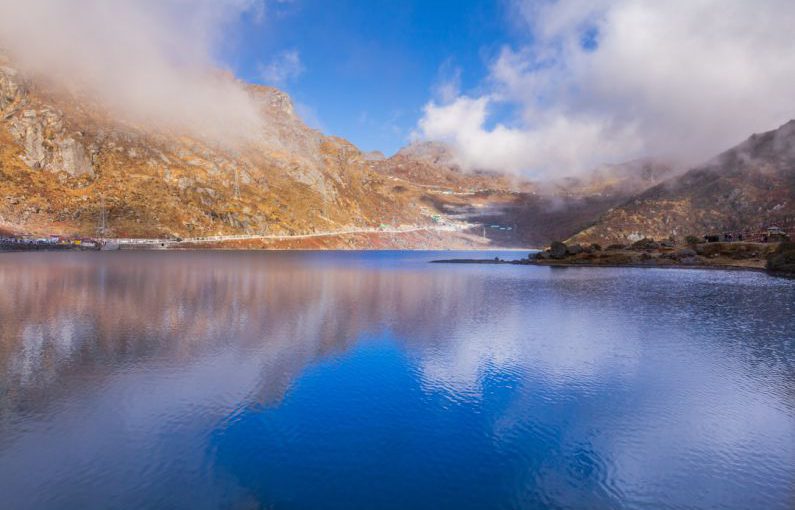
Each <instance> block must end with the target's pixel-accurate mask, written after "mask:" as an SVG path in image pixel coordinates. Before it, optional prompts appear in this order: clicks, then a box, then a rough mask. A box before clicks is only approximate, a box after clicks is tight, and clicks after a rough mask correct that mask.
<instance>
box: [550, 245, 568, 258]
mask: <svg viewBox="0 0 795 510" xmlns="http://www.w3.org/2000/svg"><path fill="white" fill-rule="evenodd" d="M567 253H568V247H567V246H566V245H565V244H564V243H561V242H560V241H554V242H553V243H552V244H550V245H549V256H550V257H551V258H553V259H556V260H560V259H563V258H566V254H567Z"/></svg>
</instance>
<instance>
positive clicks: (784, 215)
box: [572, 121, 795, 243]
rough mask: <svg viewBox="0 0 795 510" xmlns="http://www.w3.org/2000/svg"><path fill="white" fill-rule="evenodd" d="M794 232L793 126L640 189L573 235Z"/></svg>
mask: <svg viewBox="0 0 795 510" xmlns="http://www.w3.org/2000/svg"><path fill="white" fill-rule="evenodd" d="M773 225H775V226H779V227H782V228H787V229H789V228H792V227H795V121H790V122H788V123H786V124H784V125H783V126H781V127H780V128H778V129H776V130H773V131H769V132H766V133H762V134H755V135H752V136H751V137H750V138H749V139H748V140H746V141H745V142H743V143H741V144H739V145H737V146H736V147H734V148H732V149H729V150H728V151H726V152H724V153H722V154H720V155H719V156H717V157H715V158H713V159H712V160H710V161H708V162H707V163H705V164H703V165H701V166H698V167H696V168H694V169H692V170H690V171H688V172H686V173H684V174H682V175H680V176H677V177H673V178H671V179H668V180H665V181H664V182H662V183H660V184H658V185H656V186H654V187H652V188H650V189H648V190H646V191H643V192H641V193H639V194H637V195H636V196H634V197H632V198H631V199H629V200H627V201H626V202H624V203H623V204H621V205H619V206H616V207H614V208H612V209H610V210H609V211H607V212H606V213H604V214H603V215H602V216H601V217H600V218H598V219H597V220H596V221H595V223H594V224H593V225H592V226H590V227H588V228H586V229H584V230H583V231H581V232H580V233H578V234H577V235H575V236H573V238H572V241H575V242H576V241H580V242H589V241H593V242H602V243H605V242H627V241H632V240H636V239H639V238H642V237H653V238H656V239H661V238H667V237H669V236H673V237H675V238H684V237H685V236H688V235H695V236H702V235H705V234H709V233H722V232H734V233H740V232H745V233H746V235H748V234H752V233H755V232H759V231H761V230H762V229H763V228H766V227H768V226H773Z"/></svg>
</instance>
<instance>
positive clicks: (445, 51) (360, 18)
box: [223, 0, 521, 154]
mask: <svg viewBox="0 0 795 510" xmlns="http://www.w3.org/2000/svg"><path fill="white" fill-rule="evenodd" d="M266 9H267V10H266V13H265V16H264V17H263V18H262V19H260V20H255V19H254V18H253V17H249V18H247V19H244V22H243V23H242V25H240V29H241V31H240V32H239V33H237V34H236V36H235V39H234V43H233V44H231V45H230V48H232V49H230V50H229V51H228V52H227V55H225V56H224V57H223V58H224V60H225V61H226V64H227V65H228V66H230V67H231V68H232V69H233V70H234V71H235V73H236V74H237V75H238V76H239V77H240V78H242V79H244V80H246V81H251V82H256V83H263V82H265V81H268V80H267V77H266V76H265V75H267V74H268V73H266V72H264V71H263V69H266V68H267V66H268V65H270V64H271V62H273V61H274V60H276V61H278V60H279V58H280V56H283V55H285V54H292V55H297V56H298V58H299V59H300V66H299V67H297V68H296V67H295V66H293V68H294V71H295V70H296V69H298V71H296V72H293V73H292V74H289V73H288V76H287V77H286V79H284V80H281V82H280V83H275V84H274V85H277V86H279V87H280V88H282V89H284V90H286V91H287V92H288V93H289V94H290V95H291V96H292V97H293V100H294V101H295V102H296V103H297V105H298V108H299V112H300V113H301V114H302V115H303V116H304V117H305V118H306V120H307V121H308V122H309V123H310V124H314V125H315V127H319V128H321V129H322V130H323V131H324V132H326V133H328V134H333V135H338V136H342V137H344V138H347V139H348V140H350V141H351V142H353V143H354V144H356V145H357V146H359V147H360V148H362V149H363V150H381V151H383V152H385V153H387V154H390V153H392V152H394V151H396V150H398V149H399V148H400V147H401V146H403V145H405V144H406V143H407V141H408V138H409V136H410V133H411V132H412V130H413V129H415V128H416V126H417V121H418V119H419V118H420V117H421V116H422V107H423V105H425V104H426V103H427V102H428V101H429V100H430V99H431V98H433V96H434V89H435V87H437V86H438V85H439V84H440V83H442V82H444V81H446V80H449V79H450V78H452V77H454V76H455V74H456V72H459V71H460V78H461V88H462V89H463V90H472V89H475V88H477V87H478V86H479V84H480V83H481V82H482V80H483V79H484V78H485V77H486V76H487V74H488V63H489V62H490V61H491V60H493V59H494V57H495V55H496V54H497V53H498V52H499V51H500V48H501V47H502V46H503V45H505V44H509V43H511V42H515V38H517V37H521V35H520V32H519V31H518V30H513V29H512V26H513V25H514V24H513V22H512V21H511V17H512V9H511V4H509V3H508V2H507V1H506V0H492V1H488V0H458V1H456V0H434V1H428V0H424V1H423V0H379V1H377V2H373V1H371V0H336V1H334V2H333V3H332V2H329V1H327V0H293V1H291V2H280V3H276V2H270V3H268V4H267V7H266Z"/></svg>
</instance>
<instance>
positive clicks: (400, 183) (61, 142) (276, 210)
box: [0, 53, 673, 248]
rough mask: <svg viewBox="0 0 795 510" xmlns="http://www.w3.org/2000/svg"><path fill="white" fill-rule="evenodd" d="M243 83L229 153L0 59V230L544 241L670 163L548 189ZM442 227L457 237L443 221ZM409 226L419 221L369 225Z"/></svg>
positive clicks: (621, 169) (636, 165)
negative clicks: (254, 123)
mask: <svg viewBox="0 0 795 510" xmlns="http://www.w3.org/2000/svg"><path fill="white" fill-rule="evenodd" d="M225 79H229V80H233V78H231V77H226V78H225ZM238 85H240V86H241V87H244V88H245V90H246V93H247V94H248V95H249V96H250V97H251V98H252V99H253V101H254V103H255V104H256V107H257V108H258V110H259V111H258V112H257V113H258V114H259V116H260V117H261V118H262V119H263V123H262V127H261V129H260V130H259V131H258V132H256V133H253V134H252V136H251V137H250V139H248V140H247V141H246V142H245V143H244V144H240V145H234V146H229V145H225V144H221V143H217V142H210V141H208V140H205V139H202V138H200V137H197V136H190V135H187V134H185V133H178V132H174V131H169V130H165V129H158V128H153V126H150V125H140V124H136V123H134V122H130V121H124V120H121V119H120V118H119V117H118V116H117V115H115V114H114V113H113V112H111V111H110V110H108V109H106V108H105V107H103V105H102V104H100V103H98V102H96V101H95V100H94V99H93V97H91V96H90V95H89V94H87V93H85V92H81V91H80V89H79V88H75V87H71V88H67V87H65V86H63V85H62V84H58V83H51V82H48V81H45V80H43V79H39V78H33V77H31V76H27V75H25V74H24V73H22V72H20V71H19V70H18V69H16V68H15V66H14V63H13V62H12V61H11V60H9V59H8V58H7V57H5V56H3V55H2V54H1V53H0V234H5V233H29V234H34V235H41V234H61V235H71V236H86V237H91V236H95V235H101V236H105V237H157V238H162V237H199V236H210V235H238V234H268V235H276V236H291V235H293V234H311V233H313V232H342V231H345V232H352V231H357V232H359V233H358V234H346V236H347V239H337V238H335V237H333V236H331V237H328V238H326V237H323V238H313V239H311V240H303V241H300V242H298V241H296V240H295V239H292V240H291V239H283V240H278V241H274V242H270V241H268V242H265V241H263V242H253V241H252V242H245V243H233V244H231V245H230V246H232V245H234V247H274V246H289V247H322V248H333V247H371V246H372V247H381V248H386V247H390V246H392V247H401V248H407V247H430V246H434V247H461V246H476V247H483V246H514V247H527V246H541V245H544V244H546V243H549V242H550V241H552V240H554V239H564V238H567V237H569V236H572V235H574V234H576V233H577V232H579V231H581V230H582V229H583V228H586V227H588V226H589V225H591V224H593V222H594V219H595V218H598V217H599V216H600V215H602V214H605V213H606V212H607V211H608V210H610V209H611V208H615V207H617V206H619V205H620V204H622V203H624V202H626V201H627V200H628V199H629V198H630V197H632V196H634V195H635V194H637V193H639V192H641V191H643V190H646V189H647V188H649V187H651V186H654V185H655V184H657V183H659V182H660V181H662V180H663V179H664V178H666V177H669V176H670V175H671V174H672V172H673V170H672V169H671V167H669V166H667V165H664V164H661V163H659V162H654V161H635V162H631V163H627V164H624V165H614V166H605V167H603V168H600V169H597V170H596V171H594V172H593V173H592V174H589V175H587V176H583V177H579V178H566V179H558V180H554V181H552V182H545V183H543V184H542V183H538V182H528V181H526V180H522V179H519V178H516V177H512V176H506V175H498V174H494V173H488V172H464V171H463V170H462V169H461V168H459V166H458V165H457V164H456V161H455V157H454V156H453V154H452V153H451V152H450V150H449V149H448V148H447V147H446V146H444V145H443V144H439V143H432V142H418V143H414V144H411V145H409V146H408V147H406V148H404V149H403V150H401V151H399V152H398V153H397V154H395V155H394V156H392V157H389V158H386V157H384V156H383V154H381V153H377V152H372V153H362V152H361V151H360V150H359V149H357V148H356V147H355V146H353V145H352V144H350V143H349V142H347V141H346V140H343V139H341V138H337V137H333V136H326V135H324V134H322V133H320V132H319V131H317V130H314V129H311V128H309V127H307V126H306V125H305V124H304V123H303V122H302V121H301V119H300V118H299V117H298V116H297V115H296V113H295V111H294V109H293V105H292V102H291V100H290V98H289V97H288V96H287V95H286V94H284V93H282V92H280V91H278V90H276V89H274V88H269V87H261V86H254V85H246V84H238ZM617 210H619V209H613V211H611V213H608V215H609V214H614V212H615V211H617ZM449 225H455V226H456V229H453V230H457V231H456V232H446V231H445V229H444V228H439V227H440V226H441V227H445V226H449ZM418 226H426V227H428V228H429V230H428V231H427V232H424V231H417V230H416V229H415V230H413V231H412V233H411V235H400V234H390V235H378V234H377V232H376V233H375V234H374V233H373V231H374V230H383V231H384V232H393V233H394V231H395V230H396V228H397V229H400V228H402V227H418ZM599 235H602V234H601V233H599ZM285 243H286V244H285ZM296 243H297V244H296Z"/></svg>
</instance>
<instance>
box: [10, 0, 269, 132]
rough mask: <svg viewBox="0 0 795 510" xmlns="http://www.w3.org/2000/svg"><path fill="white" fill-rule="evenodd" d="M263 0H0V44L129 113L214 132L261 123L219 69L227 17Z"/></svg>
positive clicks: (34, 67) (255, 9)
mask: <svg viewBox="0 0 795 510" xmlns="http://www.w3.org/2000/svg"><path fill="white" fill-rule="evenodd" d="M263 5H264V4H263V0H114V1H112V2H111V1H104V0H25V1H24V2H20V1H19V0H0V12H2V16H0V46H2V47H5V48H6V49H7V50H8V52H9V53H10V54H11V56H12V58H13V59H14V61H15V64H16V65H19V66H20V67H22V68H23V69H24V70H26V71H27V72H30V73H33V74H37V75H44V76H46V77H47V78H51V79H54V80H56V81H57V82H60V83H62V84H66V85H68V86H70V87H72V88H77V89H80V90H83V91H87V92H89V93H90V94H91V95H92V96H93V97H96V98H97V99H98V100H100V101H101V102H103V103H104V104H105V105H106V106H108V107H110V108H112V109H114V110H115V111H116V112H117V113H119V114H120V115H121V116H122V117H123V118H125V119H126V120H128V121H132V122H138V123H141V124H142V125H147V126H158V127H164V128H168V129H180V130H183V131H186V132H189V133H191V134H194V135H198V136H203V137H209V138H212V139H213V140H219V141H227V140H231V139H235V140H237V139H239V138H240V137H246V136H251V135H250V134H251V133H256V132H257V130H258V128H259V127H260V125H261V124H260V122H261V119H260V116H259V114H258V111H257V107H256V105H255V103H254V102H253V101H252V100H251V98H250V97H249V95H248V94H247V93H246V91H245V90H244V88H243V87H242V86H241V85H240V84H239V83H237V82H236V81H235V80H233V79H232V78H231V77H229V76H226V75H223V74H222V73H221V72H219V70H218V64H217V62H216V60H215V58H214V57H215V55H216V54H217V52H218V51H219V50H220V49H221V45H222V43H223V41H224V40H225V39H227V38H228V35H229V33H230V32H231V31H230V30H229V28H230V26H231V25H233V24H234V23H236V22H237V21H238V20H239V18H240V17H241V16H242V15H243V14H245V13H250V14H251V15H253V16H254V17H256V16H261V15H262V12H263Z"/></svg>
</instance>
